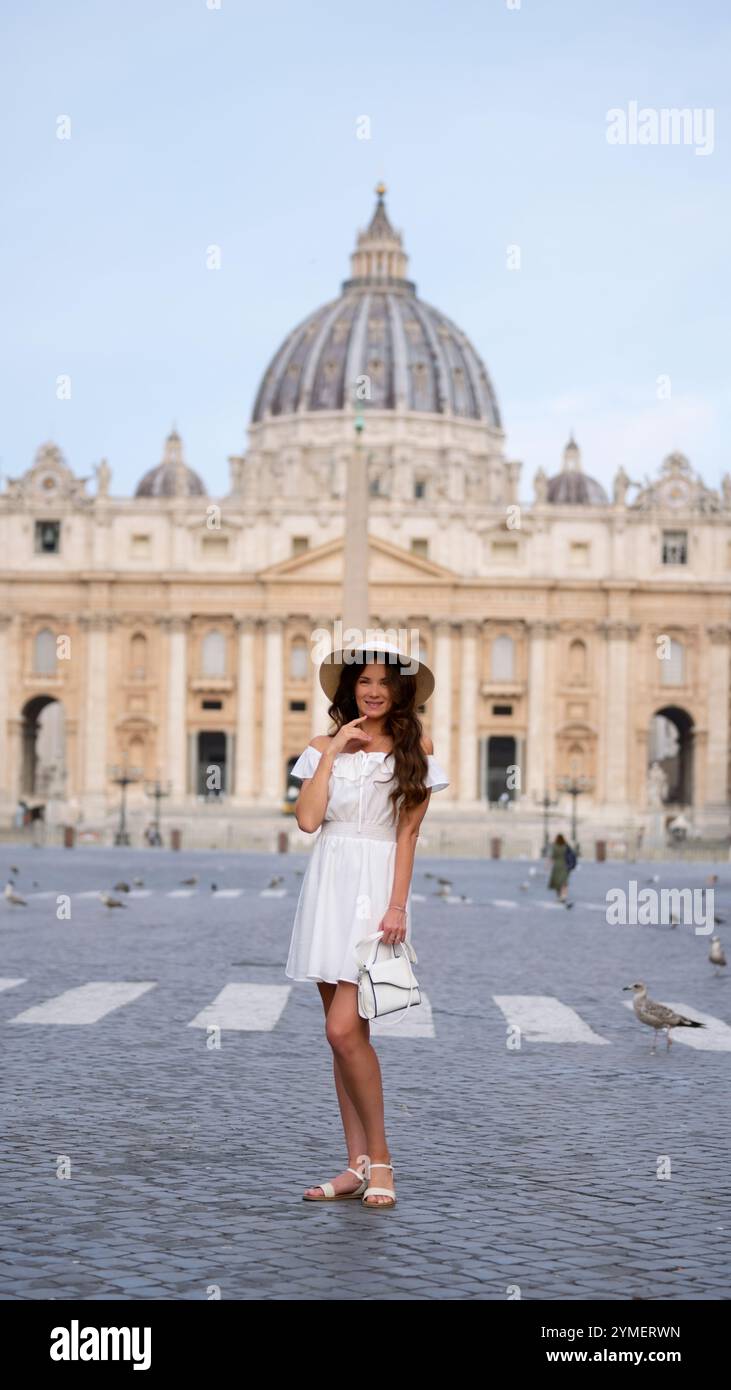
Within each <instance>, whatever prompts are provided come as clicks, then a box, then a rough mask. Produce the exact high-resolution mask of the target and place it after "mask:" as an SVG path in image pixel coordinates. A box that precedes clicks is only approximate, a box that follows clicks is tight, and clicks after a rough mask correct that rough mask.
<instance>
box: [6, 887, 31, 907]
mask: <svg viewBox="0 0 731 1390" xmlns="http://www.w3.org/2000/svg"><path fill="white" fill-rule="evenodd" d="M5 897H6V899H7V901H8V902H9V903H12V905H13V907H27V906H28V904H27V902H26V901H25V898H21V896H20V893H15V892H14V891H13V884H12V883H6V884H5Z"/></svg>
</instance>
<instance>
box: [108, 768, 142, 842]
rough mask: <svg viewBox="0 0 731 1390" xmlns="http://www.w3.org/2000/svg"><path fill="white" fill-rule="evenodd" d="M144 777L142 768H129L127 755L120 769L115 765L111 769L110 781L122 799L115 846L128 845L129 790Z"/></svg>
mask: <svg viewBox="0 0 731 1390" xmlns="http://www.w3.org/2000/svg"><path fill="white" fill-rule="evenodd" d="M141 777H142V768H141V767H128V765H127V754H126V753H125V755H124V762H123V763H122V766H121V767H120V766H119V765H118V764H115V765H114V767H110V769H109V780H110V782H114V784H115V786H117V787H119V789H120V792H121V799H120V803H119V826H118V828H117V833H116V835H115V836H114V843H115V845H128V844H129V833H128V831H127V788H128V787H129V786H130V785H131V784H132V783H133V782H139V781H140V778H141Z"/></svg>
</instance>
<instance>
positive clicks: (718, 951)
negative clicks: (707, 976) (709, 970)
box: [708, 936, 727, 974]
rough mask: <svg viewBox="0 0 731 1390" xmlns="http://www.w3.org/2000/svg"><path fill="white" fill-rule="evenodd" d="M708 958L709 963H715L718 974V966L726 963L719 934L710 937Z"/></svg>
mask: <svg viewBox="0 0 731 1390" xmlns="http://www.w3.org/2000/svg"><path fill="white" fill-rule="evenodd" d="M708 959H709V961H710V962H711V965H715V967H716V974H718V969H719V966H722V965H726V964H727V961H726V957H725V955H724V952H723V946H722V945H721V938H720V936H712V937H711V949H710V951H709V953H708Z"/></svg>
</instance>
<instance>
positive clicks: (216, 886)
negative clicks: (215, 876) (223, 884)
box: [211, 883, 218, 893]
mask: <svg viewBox="0 0 731 1390" xmlns="http://www.w3.org/2000/svg"><path fill="white" fill-rule="evenodd" d="M211 892H212V893H217V892H218V884H217V883H212V884H211Z"/></svg>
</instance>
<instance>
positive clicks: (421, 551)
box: [411, 536, 429, 560]
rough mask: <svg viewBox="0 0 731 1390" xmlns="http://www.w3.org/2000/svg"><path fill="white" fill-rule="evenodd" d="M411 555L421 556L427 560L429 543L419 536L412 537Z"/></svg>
mask: <svg viewBox="0 0 731 1390" xmlns="http://www.w3.org/2000/svg"><path fill="white" fill-rule="evenodd" d="M411 553H412V555H421V557H422V559H424V560H428V559H429V542H428V541H427V540H423V539H422V537H421V536H412V539H411Z"/></svg>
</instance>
